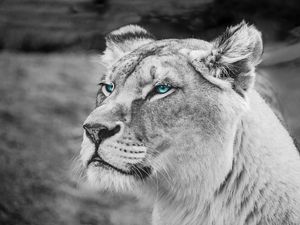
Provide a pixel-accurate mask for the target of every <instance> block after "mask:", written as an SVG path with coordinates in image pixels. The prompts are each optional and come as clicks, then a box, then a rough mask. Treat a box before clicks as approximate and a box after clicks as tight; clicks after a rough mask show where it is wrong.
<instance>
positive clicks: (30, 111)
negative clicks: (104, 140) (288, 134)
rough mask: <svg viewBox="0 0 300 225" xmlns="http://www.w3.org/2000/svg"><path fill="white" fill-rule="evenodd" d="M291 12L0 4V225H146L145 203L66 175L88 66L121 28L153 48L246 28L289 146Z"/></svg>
mask: <svg viewBox="0 0 300 225" xmlns="http://www.w3.org/2000/svg"><path fill="white" fill-rule="evenodd" d="M299 5H300V2H299V0H289V1H283V0H261V1H252V0H239V1H238V0H227V1H224V0H223V1H222V0H215V1H213V0H182V1H175V0H155V1H154V0H153V1H149V0H0V50H2V52H0V96H1V97H0V127H1V129H0V180H1V185H0V224H1V225H2V224H3V225H19V224H22V225H23V224H25V225H41V224H42V225H52V224H55V225H60V224H61V225H65V224H72V225H79V224H80V225H96V224H98V225H141V224H144V225H147V224H149V218H150V212H151V206H149V204H148V203H144V202H137V201H136V200H135V199H134V198H133V197H131V196H126V195H116V194H109V193H97V192H94V191H92V190H89V189H86V188H85V187H78V186H77V184H76V179H74V177H73V176H72V173H71V172H70V170H71V169H70V168H71V166H70V165H71V163H72V158H73V157H74V156H75V155H78V153H79V149H80V143H81V140H82V128H81V126H82V123H83V121H84V120H85V118H86V116H87V115H88V114H89V112H90V111H91V110H92V109H93V107H94V97H95V94H96V92H97V86H96V84H97V83H98V82H99V80H98V79H99V73H101V72H102V71H103V70H104V68H103V67H102V66H101V65H97V66H95V63H94V62H96V61H98V58H97V54H98V53H99V52H101V51H102V50H103V49H104V47H105V46H104V45H105V43H104V39H103V37H104V35H105V34H106V33H107V32H110V31H112V30H113V29H115V28H118V27H120V26H122V25H126V24H129V23H131V24H140V25H142V26H144V27H145V28H147V29H148V30H150V31H151V32H152V33H153V34H154V35H155V36H156V37H157V38H176V37H178V38H184V37H198V38H202V39H208V40H210V39H213V38H215V37H216V35H218V34H220V33H221V32H222V31H223V30H224V29H225V27H226V26H228V25H232V24H236V23H239V22H240V21H241V20H243V19H244V20H246V21H247V22H249V23H253V24H255V25H256V26H257V27H258V29H260V30H261V31H262V32H263V38H264V40H265V43H266V46H267V47H266V51H265V54H264V55H265V57H264V59H263V62H262V64H261V65H260V67H259V69H258V72H259V73H262V74H266V75H270V77H271V79H270V81H272V85H273V88H274V89H275V90H276V91H277V92H278V94H279V95H280V96H281V97H282V98H281V99H282V109H283V111H284V112H285V115H286V120H287V124H288V126H289V127H290V128H291V130H292V134H293V135H294V136H295V137H296V138H297V139H298V140H299V139H300V120H299V111H300V109H299V107H300V105H299V104H296V103H298V102H299V98H300V89H299V85H300V77H299V71H300V60H299V59H300V43H299V40H300V21H299V15H300V8H299V7H300V6H299ZM44 53H49V54H44ZM95 53H97V54H95ZM266 89H268V88H266ZM266 91H268V90H266Z"/></svg>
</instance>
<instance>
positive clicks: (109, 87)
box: [101, 83, 115, 97]
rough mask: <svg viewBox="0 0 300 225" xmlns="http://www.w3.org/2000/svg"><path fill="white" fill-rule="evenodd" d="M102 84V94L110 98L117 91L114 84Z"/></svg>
mask: <svg viewBox="0 0 300 225" xmlns="http://www.w3.org/2000/svg"><path fill="white" fill-rule="evenodd" d="M101 84H102V93H103V94H104V95H105V96H106V97H108V96H109V95H110V94H111V93H112V92H113V91H114V89H115V86H114V84H113V83H110V84H104V83H101Z"/></svg>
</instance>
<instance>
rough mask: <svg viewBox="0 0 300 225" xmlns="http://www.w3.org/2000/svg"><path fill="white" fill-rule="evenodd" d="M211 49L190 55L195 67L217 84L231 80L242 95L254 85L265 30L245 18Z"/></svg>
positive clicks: (228, 30) (214, 42) (227, 31)
mask: <svg viewBox="0 0 300 225" xmlns="http://www.w3.org/2000/svg"><path fill="white" fill-rule="evenodd" d="M211 44H212V46H211V48H210V49H209V50H207V49H204V50H194V51H190V52H189V53H188V54H187V53H184V51H183V54H185V55H187V56H188V57H189V59H190V61H191V64H192V65H193V67H194V68H195V69H196V70H197V71H198V72H200V73H201V74H202V75H204V76H206V77H207V78H208V79H209V80H211V81H212V82H214V83H218V84H221V83H222V82H220V80H223V81H226V83H227V84H228V83H230V84H231V87H233V88H234V89H235V90H236V91H237V92H238V93H239V94H240V95H244V93H245V92H246V91H248V90H249V89H250V88H251V87H252V86H253V84H254V80H255V73H254V70H255V66H256V65H257V64H258V63H259V62H260V61H261V56H262V52H263V45H262V38H261V33H260V32H259V31H258V30H257V29H256V28H255V27H254V26H248V25H247V24H246V23H245V22H244V21H243V22H241V23H240V24H238V25H237V26H234V27H229V28H227V29H226V31H225V32H224V33H223V34H222V35H221V36H220V37H218V38H217V39H216V40H214V41H213V42H212V43H211Z"/></svg>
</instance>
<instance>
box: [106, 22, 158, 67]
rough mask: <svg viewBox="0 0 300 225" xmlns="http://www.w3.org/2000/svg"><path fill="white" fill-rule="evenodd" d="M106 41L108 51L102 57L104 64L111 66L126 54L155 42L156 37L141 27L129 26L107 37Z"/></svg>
mask: <svg viewBox="0 0 300 225" xmlns="http://www.w3.org/2000/svg"><path fill="white" fill-rule="evenodd" d="M105 40H106V49H105V51H104V53H103V55H102V62H103V63H104V64H105V65H106V66H111V65H112V64H113V63H114V62H116V61H117V60H118V59H120V58H121V57H122V56H123V55H125V54H126V53H129V52H131V51H133V50H135V49H137V48H138V47H140V46H142V45H144V44H147V43H149V42H152V41H154V37H153V35H152V34H150V33H149V32H148V31H146V30H145V29H144V28H142V27H140V26H137V25H127V26H124V27H121V28H119V29H117V30H115V31H112V32H111V33H109V34H108V35H106V37H105Z"/></svg>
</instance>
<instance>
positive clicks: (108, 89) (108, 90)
mask: <svg viewBox="0 0 300 225" xmlns="http://www.w3.org/2000/svg"><path fill="white" fill-rule="evenodd" d="M105 90H106V91H107V92H108V93H112V92H113V90H114V85H113V84H105Z"/></svg>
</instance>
